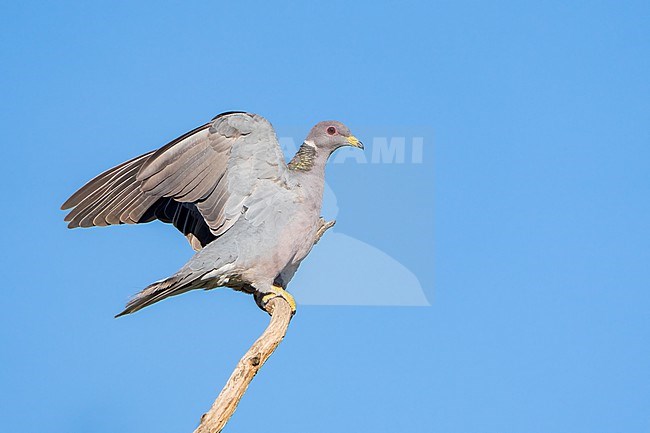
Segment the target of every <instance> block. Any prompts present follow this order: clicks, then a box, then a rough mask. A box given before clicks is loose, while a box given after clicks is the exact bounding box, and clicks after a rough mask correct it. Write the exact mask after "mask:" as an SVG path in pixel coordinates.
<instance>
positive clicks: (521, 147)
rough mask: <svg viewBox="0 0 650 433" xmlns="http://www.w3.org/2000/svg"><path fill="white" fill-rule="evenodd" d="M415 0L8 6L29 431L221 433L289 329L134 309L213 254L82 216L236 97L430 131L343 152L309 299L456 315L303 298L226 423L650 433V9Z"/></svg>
mask: <svg viewBox="0 0 650 433" xmlns="http://www.w3.org/2000/svg"><path fill="white" fill-rule="evenodd" d="M405 3H406V2H384V3H382V4H377V3H375V2H372V3H371V2H358V3H354V4H350V3H349V2H328V3H327V4H322V5H306V4H303V3H299V2H291V3H289V2H287V3H281V4H271V3H268V2H267V3H260V4H257V3H253V2H239V3H237V2H230V3H227V4H217V3H216V2H203V3H201V2H138V3H135V2H85V3H77V4H75V3H69V2H55V3H54V2H51V3H48V4H45V3H43V2H30V1H25V2H12V3H9V2H5V3H4V4H3V5H2V6H1V7H0V8H1V11H2V13H0V56H1V57H0V59H1V61H0V64H1V66H0V91H1V94H2V102H3V103H2V116H0V123H1V127H2V131H3V146H2V149H3V158H2V160H1V161H0V168H1V169H0V191H1V192H2V193H3V197H4V203H5V210H4V212H2V217H1V218H2V224H1V225H0V235H1V236H2V262H1V265H0V266H1V267H2V268H1V270H2V275H3V283H2V296H1V297H0V306H1V307H2V311H3V314H2V324H3V326H2V327H1V328H0V362H1V365H2V368H0V419H1V420H2V425H3V430H6V431H47V432H66V433H68V432H111V433H112V432H116V431H119V432H124V433H127V432H142V431H156V432H161V433H164V432H179V431H191V430H192V429H193V428H194V427H195V426H196V423H197V421H198V419H199V417H200V415H201V413H203V411H205V410H206V409H207V408H208V407H209V406H210V404H211V403H212V400H213V399H214V397H215V396H216V395H217V393H218V391H219V390H220V389H221V386H222V385H223V383H224V382H225V380H226V379H227V377H228V376H229V374H230V372H231V370H232V368H233V366H234V365H235V363H236V362H237V360H238V359H239V357H240V355H241V354H242V353H243V352H244V351H245V350H246V349H247V347H248V346H249V345H250V343H251V342H252V341H253V340H254V339H255V338H256V337H257V335H258V334H259V333H260V332H261V331H262V329H263V328H264V327H265V325H266V322H267V317H265V315H264V314H262V313H261V312H260V311H259V310H258V309H257V307H256V306H255V305H254V303H253V302H252V300H251V299H250V298H249V297H247V296H245V295H243V294H241V293H234V292H229V291H226V290H220V291H213V292H208V293H205V292H197V293H190V294H187V295H183V296H181V297H177V298H174V299H172V300H168V301H165V302H162V303H160V304H158V305H156V306H155V307H151V308H148V309H146V310H143V311H141V312H139V313H137V314H136V315H133V316H132V317H125V318H121V319H119V320H116V319H113V315H114V314H115V313H117V312H118V311H120V310H121V307H122V306H123V304H124V302H125V301H126V300H127V299H128V297H129V296H130V295H131V294H133V293H135V292H136V291H138V290H140V289H141V288H142V287H144V286H145V285H147V284H148V283H150V282H152V281H154V280H157V279H159V278H162V277H164V276H167V275H169V274H171V273H172V272H174V271H175V270H176V269H178V268H179V267H180V266H181V265H182V264H183V263H184V262H185V261H186V260H187V259H188V258H189V257H190V256H191V253H192V252H191V250H190V249H189V247H188V246H187V245H186V243H185V241H184V239H182V237H181V236H179V235H178V234H177V233H176V232H175V231H174V230H172V229H171V228H170V227H166V226H164V225H162V224H148V225H144V226H138V227H131V226H129V227H111V228H107V229H93V230H73V231H69V230H67V229H66V228H65V224H64V223H63V222H62V218H63V215H64V214H63V212H61V211H59V210H58V208H59V206H60V204H61V203H62V202H63V201H64V200H65V199H66V198H67V197H68V196H69V195H70V194H71V193H72V192H73V191H74V190H75V189H76V188H78V187H79V186H80V185H81V184H83V183H84V182H85V181H87V180H88V179H89V178H91V177H92V176H94V175H95V174H97V173H99V172H100V171H102V170H104V169H106V168H108V167H111V166H113V165H115V164H117V163H119V162H122V161H124V160H126V159H129V158H131V157H133V156H135V155H138V154H141V153H144V152H146V151H148V150H151V149H154V148H157V147H159V146H161V145H163V144H164V143H166V142H167V141H169V140H170V139H172V138H174V137H176V136H177V135H180V134H181V133H183V132H185V131H187V130H189V129H191V128H193V127H195V126H197V125H199V124H201V123H203V122H204V121H206V120H207V119H209V118H211V117H212V116H214V115H215V114H217V113H219V112H221V111H227V110H237V109H243V110H247V111H252V112H257V113H260V114H262V115H264V116H265V117H267V118H268V119H269V120H271V122H273V124H274V125H275V126H276V128H277V130H278V132H279V134H280V135H290V136H295V137H296V138H295V140H300V139H302V136H304V135H305V134H306V133H307V131H308V130H309V128H310V127H311V126H312V125H313V124H314V123H316V122H317V121H319V120H323V119H328V118H336V119H339V120H342V121H344V122H345V123H346V124H347V125H348V126H350V128H351V129H352V130H353V131H354V132H355V133H356V135H357V136H359V137H360V138H361V139H362V140H363V141H364V142H366V143H370V144H369V146H368V149H367V150H366V155H367V156H370V155H371V152H372V148H373V145H374V144H376V142H375V139H377V138H381V137H406V138H407V139H406V142H407V143H410V142H411V140H412V138H413V137H417V136H419V137H424V148H423V156H422V162H421V163H415V164H414V163H411V162H408V161H406V162H405V163H402V164H397V163H393V164H388V163H385V164H373V163H366V164H363V163H357V162H355V161H353V160H352V159H346V160H345V161H344V162H342V163H340V164H332V165H331V166H330V167H329V169H328V173H327V177H328V184H329V186H330V187H331V190H332V192H333V197H335V199H332V198H330V202H329V204H328V209H330V210H331V209H334V211H332V212H333V213H334V214H335V215H336V218H337V221H338V223H337V225H336V227H335V231H334V232H333V233H330V234H331V235H332V236H330V238H329V239H327V238H326V239H324V242H323V245H318V246H317V247H316V248H317V250H315V251H314V253H315V254H314V256H313V257H310V258H309V259H308V260H307V261H306V262H305V263H304V264H303V268H302V269H301V270H300V272H299V275H298V276H297V277H296V281H295V283H298V284H299V285H300V288H297V287H296V289H295V291H296V292H299V291H309V290H312V293H317V294H321V293H325V292H326V291H327V290H331V293H332V294H333V296H329V297H327V299H329V300H332V299H339V297H340V298H343V297H345V296H346V292H347V295H348V296H350V297H354V296H356V295H355V294H356V293H360V292H359V291H360V290H364V291H365V292H364V293H365V295H364V296H368V290H367V289H368V287H381V290H382V292H381V293H382V296H385V295H386V294H390V293H394V294H395V297H396V299H399V298H400V296H401V295H400V294H401V293H404V292H400V290H402V291H404V290H409V288H412V287H413V285H417V286H418V287H420V288H421V289H422V291H423V294H424V296H425V297H426V299H428V302H430V304H431V306H429V307H398V306H394V305H393V306H390V305H389V306H359V305H356V306H351V305H347V306H346V305H334V306H332V305H302V306H301V307H300V309H299V311H298V314H297V315H296V317H295V319H294V321H293V322H292V324H291V328H290V330H289V334H288V336H287V338H286V339H285V341H284V342H283V343H282V345H281V346H280V347H279V349H278V350H277V352H276V353H275V354H274V355H273V357H272V358H271V359H270V361H269V362H268V364H267V365H265V367H264V369H263V370H262V372H261V374H260V375H258V376H257V377H256V378H255V381H254V382H253V384H252V386H251V388H250V389H249V391H248V392H247V394H246V396H245V397H244V399H243V401H242V403H241V405H240V407H239V409H238V411H237V413H236V414H235V416H234V417H233V419H232V420H231V423H230V425H229V427H228V431H233V432H234V431H262V430H263V431H267V432H285V433H288V432H303V431H309V432H326V431H327V432H330V431H379V432H383V431H414V432H419V431H422V432H445V433H452V432H495V433H497V432H498V433H505V432H523V431H525V432H544V433H548V432H571V433H578V432H589V433H593V432H621V431H629V432H640V431H648V430H650V417H649V415H648V404H647V401H648V396H649V395H650V369H648V365H650V345H649V344H648V341H649V338H650V323H649V315H648V311H649V310H650V293H649V291H648V288H649V287H650V284H649V283H650V275H649V271H648V262H649V260H650V251H649V246H650V230H649V229H648V220H649V217H650V215H649V214H650V204H649V200H648V197H649V196H650V146H649V145H650V127H649V120H650V102H649V101H650V98H649V95H650V81H649V80H648V77H649V76H650V50H649V49H650V30H649V27H648V25H647V23H648V20H649V19H650V5H649V4H648V3H647V2H625V3H621V2H588V3H587V2H571V3H570V4H567V2H543V3H538V4H532V3H530V2H528V3H521V2H489V3H488V2H464V1H458V2H408V4H405ZM423 131H424V132H423ZM409 149H410V148H409V147H408V146H407V151H408V150H409ZM326 236H327V235H326ZM343 237H345V239H348V240H349V239H352V241H351V242H355V245H361V244H360V243H363V245H367V247H364V248H361V249H354V248H352V247H350V246H349V245H348V244H345V242H343V243H339V242H338V241H337V239H339V240H340V239H343ZM326 241H327V242H328V243H326ZM319 247H322V249H318V248H319ZM364 251H366V252H367V254H365V253H364ZM370 251H372V252H373V253H371V252H370ZM350 252H354V253H355V255H356V256H357V257H349V255H348V253H350ZM379 253H382V254H385V255H386V256H387V257H389V258H390V260H392V261H391V262H390V263H391V265H390V266H388V265H386V266H383V265H382V266H380V268H381V272H380V271H375V269H376V268H377V261H376V259H375V257H379V256H378V255H376V254H379ZM382 257H383V256H382ZM354 260H356V261H357V262H358V263H359V267H360V268H359V269H361V270H360V271H359V272H358V273H357V274H356V275H354V277H355V278H356V280H351V278H352V277H351V274H350V272H353V271H354V269H352V271H351V270H350V267H349V266H348V267H347V268H346V267H345V266H343V263H348V264H349V262H350V261H354ZM387 263H388V262H387ZM397 264H399V265H400V266H402V267H403V268H398V267H397ZM372 266H375V268H373V267H372ZM398 270H400V271H399V272H398ZM400 272H402V273H400ZM307 277H309V278H307ZM407 277H408V278H407ZM301 278H302V280H301ZM359 284H363V287H362V288H360V287H359ZM405 286H406V287H405ZM377 293H379V290H378V291H377ZM312 299H313V298H312ZM364 299H367V298H364ZM345 303H346V302H340V304H345ZM316 304H318V302H316ZM384 304H386V303H384ZM389 304H390V303H389ZM396 304H397V303H396ZM269 413H270V414H272V416H269V415H268V414H269Z"/></svg>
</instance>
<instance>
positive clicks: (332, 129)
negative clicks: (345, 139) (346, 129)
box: [327, 126, 336, 135]
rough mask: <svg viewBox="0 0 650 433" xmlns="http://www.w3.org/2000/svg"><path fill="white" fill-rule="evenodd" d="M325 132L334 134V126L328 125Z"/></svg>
mask: <svg viewBox="0 0 650 433" xmlns="http://www.w3.org/2000/svg"><path fill="white" fill-rule="evenodd" d="M327 133H328V134H329V135H334V134H336V128H335V127H333V126H330V127H329V128H327Z"/></svg>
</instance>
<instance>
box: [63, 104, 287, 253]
mask: <svg viewBox="0 0 650 433" xmlns="http://www.w3.org/2000/svg"><path fill="white" fill-rule="evenodd" d="M286 169H287V167H286V164H285V161H284V155H283V153H282V151H281V149H280V145H279V143H278V141H277V138H276V136H275V132H274V130H273V127H272V126H271V124H270V123H269V122H268V121H267V120H266V119H264V118H263V117H261V116H258V115H256V114H249V113H242V112H229V113H223V114H220V115H218V116H216V117H215V118H214V119H213V120H212V121H211V122H210V123H206V124H205V125H202V126H200V127H198V128H196V129H194V130H192V131H190V132H188V133H187V134H184V135H182V136H181V137H179V138H177V139H175V140H173V141H171V142H170V143H168V144H167V145H165V146H163V147H162V148H160V149H158V150H155V151H152V152H149V153H145V154H144V155H141V156H138V157H136V158H134V159H132V160H130V161H127V162H125V163H123V164H120V165H118V166H116V167H113V168H111V169H110V170H107V171H105V172H104V173H102V174H100V175H99V176H97V177H95V178H94V179H92V180H91V181H90V182H88V183H87V184H86V185H84V186H83V187H82V188H81V189H79V191H77V192H76V193H74V194H73V195H72V196H71V197H70V198H69V199H68V200H67V201H66V202H65V203H64V204H63V206H62V207H61V208H62V209H70V208H72V210H71V211H70V213H68V215H67V216H66V217H65V221H67V222H69V224H68V227H70V228H75V227H93V226H107V225H113V224H138V223H144V222H149V221H153V220H154V219H159V220H161V221H163V222H166V223H172V224H174V226H175V227H176V228H178V230H180V231H181V232H182V233H183V234H184V235H185V236H186V237H187V238H188V240H189V241H190V244H192V247H194V249H200V248H201V247H203V246H205V245H206V244H208V243H209V242H211V241H212V240H214V239H215V238H217V237H218V236H220V235H221V234H223V233H224V232H225V231H226V230H228V229H229V228H230V227H232V225H233V224H234V223H235V222H236V221H237V220H238V219H239V218H240V217H241V215H242V214H243V213H244V212H246V213H249V214H250V215H251V216H252V217H255V216H256V215H259V214H260V213H263V209H264V207H265V197H268V196H269V195H273V191H274V190H277V189H279V188H283V186H284V179H285V173H286ZM256 207H258V208H259V209H256Z"/></svg>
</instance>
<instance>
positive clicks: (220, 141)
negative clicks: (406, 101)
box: [62, 112, 363, 317]
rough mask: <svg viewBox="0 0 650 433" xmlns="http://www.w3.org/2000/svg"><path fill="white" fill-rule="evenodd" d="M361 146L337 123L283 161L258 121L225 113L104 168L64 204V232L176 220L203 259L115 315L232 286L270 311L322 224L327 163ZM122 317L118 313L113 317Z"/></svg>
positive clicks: (316, 130)
mask: <svg viewBox="0 0 650 433" xmlns="http://www.w3.org/2000/svg"><path fill="white" fill-rule="evenodd" d="M342 146H354V147H358V148H361V149H363V144H362V143H361V142H360V141H359V140H357V139H356V138H355V137H354V136H353V135H351V134H350V130H349V129H348V128H347V127H346V126H345V125H343V124H342V123H340V122H337V121H325V122H320V123H318V124H316V126H314V127H313V128H312V130H311V131H310V133H309V135H308V136H307V138H306V139H305V141H304V142H303V143H302V145H301V146H300V149H299V150H298V152H297V153H296V155H295V156H294V157H293V159H292V160H291V161H290V162H289V164H286V163H285V161H284V155H283V153H282V151H281V149H280V146H279V143H278V140H277V138H276V135H275V132H274V130H273V127H272V126H271V124H270V123H269V122H268V121H267V120H266V119H265V118H263V117H262V116H259V115H257V114H250V113H244V112H228V113H223V114H220V115H218V116H216V117H215V118H213V119H212V121H210V122H209V123H206V124H205V125H202V126H200V127H198V128H196V129H194V130H192V131H190V132H188V133H186V134H184V135H182V136H181V137H178V138H177V139H175V140H173V141H171V142H170V143H168V144H167V145H165V146H163V147H161V148H160V149H158V150H155V151H152V152H149V153H146V154H144V155H141V156H138V157H136V158H134V159H132V160H130V161H127V162H125V163H123V164H120V165H118V166H117V167H114V168H111V169H110V170H107V171H105V172H104V173H102V174H100V175H99V176H97V177H95V178H94V179H92V180H91V181H90V182H88V183H87V184H86V185H84V186H83V187H82V188H81V189H79V191H77V192H76V193H74V194H73V195H72V197H70V198H69V199H68V200H67V201H66V202H65V203H64V204H63V206H62V209H69V208H72V210H71V211H70V213H69V214H68V215H67V216H66V217H65V221H67V222H69V225H68V227H70V228H75V227H92V226H107V225H112V224H139V223H146V222H150V221H153V220H155V219H158V220H160V221H163V222H165V223H172V224H173V225H174V226H175V227H176V228H177V229H178V230H180V231H181V232H182V233H183V234H184V235H185V236H186V237H187V239H188V240H189V242H190V244H191V245H192V247H193V248H194V249H195V250H197V251H198V252H197V253H196V254H195V255H194V256H193V257H192V258H191V259H190V261H189V262H187V264H186V265H185V266H183V267H182V268H181V269H180V270H179V271H178V272H177V273H175V274H174V275H172V276H171V277H169V278H165V279H164V280H161V281H157V282H155V283H153V284H151V285H149V286H148V287H146V288H145V289H144V290H142V291H141V292H140V293H138V294H137V295H135V297H134V298H133V299H131V301H129V303H128V304H127V306H126V308H125V309H124V311H122V312H121V313H120V314H118V316H121V315H124V314H129V313H133V312H135V311H137V310H139V309H141V308H144V307H146V306H148V305H151V304H153V303H155V302H158V301H160V300H162V299H164V298H167V297H169V296H174V295H178V294H181V293H184V292H187V291H189V290H193V289H206V290H207V289H213V288H216V287H223V286H225V287H230V288H233V289H236V290H241V291H245V292H248V293H253V294H255V299H256V301H257V303H258V305H260V307H262V308H264V306H265V304H266V303H267V302H268V301H269V300H270V299H272V298H273V297H276V296H282V297H284V298H285V299H286V300H287V301H288V302H289V303H290V304H291V306H292V310H293V311H294V312H295V301H294V300H293V297H292V296H291V295H290V294H289V293H288V292H286V291H285V289H286V287H287V284H288V283H289V281H290V280H291V278H292V277H293V275H294V274H295V272H296V270H297V269H298V266H299V265H300V262H301V261H302V260H303V259H304V258H305V257H306V256H307V254H308V253H309V251H310V250H311V248H312V246H313V245H314V243H315V241H316V240H317V236H318V235H317V233H318V229H319V227H320V225H321V222H322V219H321V218H320V211H321V204H322V198H323V188H324V183H325V163H326V162H327V159H328V157H329V156H330V155H331V153H332V152H334V150H336V149H338V148H339V147H342ZM116 317H117V316H116Z"/></svg>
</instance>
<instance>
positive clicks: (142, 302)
mask: <svg viewBox="0 0 650 433" xmlns="http://www.w3.org/2000/svg"><path fill="white" fill-rule="evenodd" d="M197 280H198V279H197V278H196V275H192V274H184V275H183V274H176V275H172V276H171V277H169V278H165V279H164V280H161V281H156V282H155V283H153V284H150V285H148V286H147V287H145V288H144V290H142V291H141V292H140V293H137V294H136V295H135V296H134V297H133V298H131V300H130V301H129V302H128V303H127V304H126V308H125V309H124V311H122V312H121V313H120V314H118V315H117V316H115V317H120V316H124V315H126V314H131V313H135V312H136V311H138V310H140V309H142V308H144V307H148V306H149V305H151V304H155V303H156V302H158V301H162V300H163V299H165V298H168V297H170V296H175V295H180V294H181V293H185V292H187V291H189V290H192V289H198V288H200V286H201V285H200V283H199V282H198V281H197Z"/></svg>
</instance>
